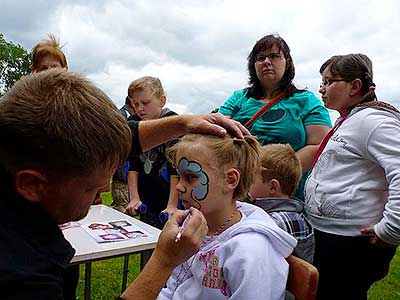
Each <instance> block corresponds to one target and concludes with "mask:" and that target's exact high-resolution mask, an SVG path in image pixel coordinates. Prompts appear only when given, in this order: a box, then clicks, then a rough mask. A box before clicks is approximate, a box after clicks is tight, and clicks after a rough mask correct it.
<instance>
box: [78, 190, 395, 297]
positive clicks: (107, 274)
mask: <svg viewBox="0 0 400 300" xmlns="http://www.w3.org/2000/svg"><path fill="white" fill-rule="evenodd" d="M102 196H103V203H104V204H106V205H109V204H110V203H111V196H110V194H109V193H105V194H103V195H102ZM123 263H124V259H123V257H119V258H114V259H109V260H103V261H99V262H95V263H93V264H92V289H91V296H92V297H91V299H93V300H109V299H114V298H115V297H116V296H118V295H120V294H121V282H122V268H123ZM139 263H140V255H131V256H130V259H129V274H128V284H129V283H130V282H132V281H133V280H134V278H135V277H136V276H137V274H138V273H139ZM366 263H368V262H366ZM80 271H81V275H80V280H79V286H78V291H77V299H83V291H84V278H85V277H84V266H83V265H81V266H80ZM368 299H369V300H400V250H398V251H397V253H396V256H395V258H394V259H393V261H392V265H391V268H390V273H389V274H388V275H387V276H386V277H385V278H384V279H383V280H381V281H379V282H376V283H375V284H374V285H373V286H372V287H371V289H370V290H369V293H368Z"/></svg>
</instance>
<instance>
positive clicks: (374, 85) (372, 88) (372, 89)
mask: <svg viewBox="0 0 400 300" xmlns="http://www.w3.org/2000/svg"><path fill="white" fill-rule="evenodd" d="M375 89H376V84H375V83H373V82H372V83H371V85H370V86H369V90H370V91H371V92H373V91H375Z"/></svg>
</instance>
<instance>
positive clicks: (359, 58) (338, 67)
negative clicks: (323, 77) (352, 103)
mask: <svg viewBox="0 0 400 300" xmlns="http://www.w3.org/2000/svg"><path fill="white" fill-rule="evenodd" d="M327 68H328V69H329V71H330V72H331V74H332V75H333V76H338V77H340V78H342V79H343V80H344V81H347V82H351V81H353V80H355V79H357V78H358V79H360V80H361V82H362V88H361V92H362V94H363V98H362V100H361V101H360V103H365V102H371V101H375V100H377V98H376V94H375V83H374V82H373V72H372V61H371V60H370V59H369V58H368V56H366V55H365V54H360V53H357V54H347V55H335V56H332V57H331V58H330V59H328V60H327V61H326V62H324V63H323V64H322V66H321V68H320V69H319V72H320V73H321V74H322V73H323V72H324V71H325V69H327Z"/></svg>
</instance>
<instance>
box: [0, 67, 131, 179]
mask: <svg viewBox="0 0 400 300" xmlns="http://www.w3.org/2000/svg"><path fill="white" fill-rule="evenodd" d="M131 141H132V136H131V131H130V129H129V126H128V124H127V121H126V120H125V119H124V117H123V116H122V115H121V114H120V112H119V111H118V109H117V107H116V106H115V105H114V104H113V102H112V101H111V100H110V99H109V98H108V97H107V95H106V94H104V93H103V92H102V91H101V90H100V89H99V88H97V87H96V86H95V85H94V84H93V83H91V82H90V81H89V80H87V79H86V78H84V77H83V76H81V75H78V74H74V73H69V72H67V71H65V70H64V69H60V68H54V69H50V70H47V71H43V72H40V73H34V74H31V75H28V76H25V77H23V78H22V79H21V80H19V81H18V82H16V83H15V84H14V86H13V87H12V88H11V89H10V90H9V91H8V92H7V93H6V94H5V95H4V96H3V97H2V98H1V99H0V166H1V167H2V168H3V169H4V170H5V171H7V173H9V174H11V175H15V173H16V172H17V171H19V170H23V169H36V170H40V171H42V172H44V173H45V174H50V175H52V176H54V177H56V178H58V179H64V178H71V177H75V176H82V175H89V174H91V173H92V172H93V171H94V170H97V169H98V168H99V167H104V168H112V167H117V166H118V165H122V164H123V162H124V161H125V160H126V158H127V156H128V153H129V151H130V147H131Z"/></svg>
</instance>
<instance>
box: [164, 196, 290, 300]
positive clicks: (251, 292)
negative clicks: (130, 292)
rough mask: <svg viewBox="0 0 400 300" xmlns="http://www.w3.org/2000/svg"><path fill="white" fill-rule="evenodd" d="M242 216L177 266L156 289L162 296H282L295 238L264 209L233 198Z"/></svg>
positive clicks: (193, 299) (178, 299) (275, 299)
mask: <svg viewBox="0 0 400 300" xmlns="http://www.w3.org/2000/svg"><path fill="white" fill-rule="evenodd" d="M237 205H238V207H239V210H240V212H241V213H242V219H241V220H240V221H239V222H238V223H236V224H234V225H232V226H231V227H229V228H228V229H226V230H225V231H224V232H222V233H221V234H220V235H217V236H215V237H206V238H205V240H204V241H203V244H202V245H201V248H200V251H199V252H198V253H197V254H196V255H194V256H193V257H191V258H190V259H189V260H188V261H186V262H185V263H184V264H182V265H181V266H178V267H177V268H176V269H175V270H174V272H173V274H172V275H171V277H170V279H169V280H168V282H167V287H166V288H164V289H163V290H162V291H161V293H160V294H159V296H158V298H157V299H160V300H167V299H173V300H184V299H186V300H189V299H190V300H220V299H232V300H239V299H240V300H250V299H258V300H261V299H268V300H281V299H284V296H285V287H286V281H287V276H288V264H287V262H286V260H285V258H286V257H287V256H289V254H290V253H292V251H293V249H294V247H295V246H296V243H297V241H296V239H295V238H293V237H292V236H291V235H290V234H288V233H287V232H285V231H284V230H282V229H280V228H279V227H278V226H277V225H276V224H275V222H274V221H273V220H272V219H271V217H270V216H269V215H268V214H267V213H266V212H264V211H263V210H262V209H260V208H258V207H256V206H254V205H251V204H248V203H242V202H238V203H237Z"/></svg>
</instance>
